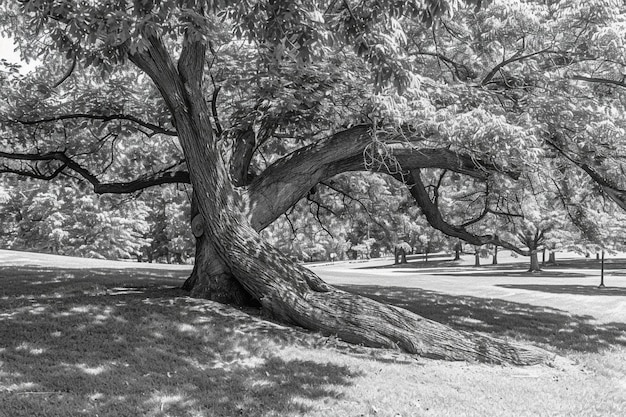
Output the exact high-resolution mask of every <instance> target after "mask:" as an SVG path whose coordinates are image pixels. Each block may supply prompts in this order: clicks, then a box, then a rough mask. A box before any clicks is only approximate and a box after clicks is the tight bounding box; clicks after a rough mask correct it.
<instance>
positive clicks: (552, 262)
mask: <svg viewBox="0 0 626 417" xmlns="http://www.w3.org/2000/svg"><path fill="white" fill-rule="evenodd" d="M548 263H549V264H550V265H556V252H554V251H551V252H550V255H548Z"/></svg>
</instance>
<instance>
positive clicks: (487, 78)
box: [480, 48, 557, 86]
mask: <svg viewBox="0 0 626 417" xmlns="http://www.w3.org/2000/svg"><path fill="white" fill-rule="evenodd" d="M523 52H524V50H523V49H520V50H519V51H517V52H516V53H515V54H513V56H511V57H510V58H508V59H505V60H503V61H502V62H500V63H499V64H498V65H496V66H495V67H493V68H492V69H491V71H489V73H488V74H487V75H485V78H483V79H482V81H481V82H480V85H481V86H485V85H486V84H487V83H489V81H491V80H492V79H493V77H494V76H495V75H496V74H497V73H498V72H499V71H500V70H501V69H502V68H504V67H505V66H507V65H509V64H511V63H513V62H516V61H523V60H524V59H528V58H531V57H533V56H536V55H541V54H545V53H557V52H556V51H553V50H551V49H549V48H546V49H542V50H541V51H537V52H532V53H530V54H526V55H522V53H523Z"/></svg>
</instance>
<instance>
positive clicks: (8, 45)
mask: <svg viewBox="0 0 626 417" xmlns="http://www.w3.org/2000/svg"><path fill="white" fill-rule="evenodd" d="M1 59H6V60H7V61H8V62H10V63H13V64H21V65H22V69H21V70H20V72H21V73H25V72H28V71H30V70H31V69H32V68H34V67H35V65H36V62H35V61H31V62H30V64H26V63H24V62H22V60H21V59H20V54H19V52H16V51H15V44H14V43H13V40H12V39H11V38H7V37H3V36H1V35H0V60H1Z"/></svg>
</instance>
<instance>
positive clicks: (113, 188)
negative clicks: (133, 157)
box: [0, 152, 190, 194]
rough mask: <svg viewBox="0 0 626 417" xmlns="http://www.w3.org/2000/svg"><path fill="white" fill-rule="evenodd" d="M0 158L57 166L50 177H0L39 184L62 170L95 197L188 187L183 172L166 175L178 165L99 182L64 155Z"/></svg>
mask: <svg viewBox="0 0 626 417" xmlns="http://www.w3.org/2000/svg"><path fill="white" fill-rule="evenodd" d="M0 158H5V159H10V160H15V161H29V162H39V161H47V162H52V161H58V162H60V163H61V166H59V167H58V168H56V169H55V170H54V171H53V172H52V173H51V174H42V173H40V172H38V171H37V170H31V171H28V170H19V169H14V168H10V167H3V168H0V174H1V173H6V174H17V175H21V176H26V177H30V178H35V179H40V180H47V181H49V180H52V179H54V178H56V177H58V176H59V175H60V174H61V173H64V172H65V170H66V169H69V170H71V171H73V172H75V173H76V174H78V175H79V176H80V177H82V178H84V179H85V180H87V181H88V182H89V183H90V184H91V185H92V186H93V190H94V192H95V193H96V194H128V193H133V192H136V191H141V190H144V189H146V188H150V187H154V186H157V185H164V184H189V183H190V179H189V173H188V172H186V171H170V169H171V168H173V167H175V166H178V165H180V164H175V165H173V166H171V167H169V168H167V169H165V170H162V171H160V172H157V173H155V174H152V175H149V176H145V177H141V178H137V179H135V180H132V181H126V182H101V181H100V180H99V179H98V177H97V176H95V175H94V174H92V173H91V172H90V171H89V170H88V169H87V168H85V167H83V166H82V165H80V164H79V163H78V162H76V161H75V160H74V159H72V158H71V157H70V156H68V155H67V154H66V153H65V152H48V153H42V154H34V153H31V154H29V153H8V152H0Z"/></svg>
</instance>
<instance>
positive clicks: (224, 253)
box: [131, 35, 552, 364]
mask: <svg viewBox="0 0 626 417" xmlns="http://www.w3.org/2000/svg"><path fill="white" fill-rule="evenodd" d="M146 38H147V41H148V45H147V49H146V50H145V51H141V52H137V53H136V54H134V55H131V60H132V61H133V63H135V65H137V66H138V67H139V68H140V69H142V70H143V71H145V72H146V73H147V74H148V75H149V76H150V77H151V78H152V80H153V81H154V82H155V84H156V86H157V88H158V89H159V91H160V93H161V95H162V96H163V98H164V100H165V103H166V105H167V107H168V108H169V110H170V112H171V114H172V117H173V118H174V120H175V122H176V126H177V130H178V133H179V139H180V142H181V146H182V148H183V151H184V154H185V158H186V161H187V165H188V168H189V172H190V178H191V182H192V184H193V187H194V191H195V192H196V195H197V197H198V206H199V211H200V213H201V215H202V217H203V219H204V224H205V233H204V234H205V235H206V238H207V239H209V240H210V242H211V245H212V246H213V249H214V251H215V253H216V255H217V257H219V259H220V260H221V261H223V263H224V265H225V266H226V267H227V268H228V270H229V271H230V272H231V273H232V274H233V275H234V277H235V278H236V279H237V281H239V283H241V284H242V286H243V287H244V288H245V289H246V291H247V292H248V293H250V294H251V295H252V296H253V297H254V298H255V299H256V300H258V301H259V302H260V304H261V305H262V307H263V309H264V310H265V312H266V313H268V314H269V315H271V316H273V317H274V318H276V319H278V320H281V321H284V322H288V323H294V324H297V325H300V326H302V327H305V328H308V329H311V330H314V331H319V332H322V333H324V334H331V335H337V336H338V337H340V338H341V339H343V340H346V341H348V342H352V343H362V344H364V345H367V346H376V347H399V348H400V349H402V350H405V351H406V352H409V353H414V354H419V355H422V356H425V357H432V358H442V359H449V360H479V361H485V362H493V363H503V362H507V363H513V364H533V363H541V362H546V361H549V360H550V359H551V357H552V355H551V354H549V353H548V352H546V351H543V350H541V349H538V348H535V347H530V346H520V345H517V344H514V343H509V342H505V341H502V340H497V339H494V338H490V337H488V336H484V335H478V334H470V333H467V332H462V331H456V330H454V329H452V328H450V327H447V326H445V325H442V324H440V323H436V322H434V321H431V320H427V319H425V318H423V317H421V316H418V315H416V314H414V313H411V312H409V311H407V310H403V309H400V308H398V307H394V306H389V305H386V304H381V303H378V302H376V301H373V300H371V299H368V298H364V297H361V296H356V295H353V294H349V293H346V292H344V291H340V290H338V289H335V288H333V287H331V286H329V285H328V284H326V283H325V282H323V281H322V280H321V279H320V278H319V277H317V276H316V275H315V274H314V273H312V272H311V271H309V270H308V269H306V268H304V267H302V266H300V265H298V264H296V263H294V262H292V261H291V260H290V259H289V258H287V257H285V256H283V255H282V254H280V252H278V251H277V250H276V249H275V248H274V247H272V246H271V245H270V244H268V243H267V242H265V241H263V240H262V238H261V237H260V235H259V234H258V233H257V232H256V231H255V230H254V229H253V228H252V227H251V225H250V223H249V222H248V219H247V217H246V214H245V213H246V210H247V208H248V207H249V202H248V201H246V199H245V198H243V197H242V196H241V195H240V194H238V193H237V192H236V190H235V189H234V187H233V184H232V183H231V181H230V178H229V175H228V172H227V169H226V167H225V165H224V162H223V160H222V156H221V149H220V142H218V141H216V140H215V138H214V137H213V132H212V127H211V123H210V120H209V111H208V106H207V103H206V101H205V100H204V97H203V88H202V76H203V66H204V59H205V53H206V47H205V46H204V45H202V44H201V43H200V42H195V41H192V40H190V39H188V38H187V39H186V42H185V43H184V46H183V49H182V51H181V54H180V59H179V61H178V66H177V67H176V66H175V65H174V64H173V62H172V61H171V58H170V56H169V55H168V52H167V50H166V48H165V47H164V45H163V44H162V43H161V42H160V39H158V38H156V37H154V36H150V35H146Z"/></svg>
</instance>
